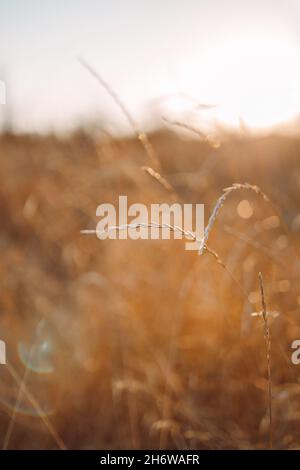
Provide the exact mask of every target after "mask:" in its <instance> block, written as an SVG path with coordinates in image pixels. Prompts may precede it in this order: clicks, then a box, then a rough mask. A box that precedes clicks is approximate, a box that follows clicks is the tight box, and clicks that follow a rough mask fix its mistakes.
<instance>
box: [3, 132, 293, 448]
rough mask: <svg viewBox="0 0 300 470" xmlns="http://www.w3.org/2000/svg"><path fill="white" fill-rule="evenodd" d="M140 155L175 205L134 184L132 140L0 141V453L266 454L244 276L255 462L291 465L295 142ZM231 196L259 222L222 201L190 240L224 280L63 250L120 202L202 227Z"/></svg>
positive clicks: (118, 252)
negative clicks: (192, 216)
mask: <svg viewBox="0 0 300 470" xmlns="http://www.w3.org/2000/svg"><path fill="white" fill-rule="evenodd" d="M149 138H150V140H151V142H152V144H153V147H154V149H155V151H156V153H157V154H158V156H159V159H160V161H161V166H162V170H161V171H162V174H163V175H164V177H166V178H167V179H168V181H169V182H170V183H171V184H172V186H173V187H174V188H175V191H176V196H174V195H173V196H172V195H171V193H169V192H167V191H165V189H164V188H163V187H162V186H161V185H160V184H159V183H158V182H157V181H156V180H155V179H153V178H151V176H149V175H148V174H147V173H145V172H144V171H143V170H142V169H141V167H142V166H143V165H150V166H151V162H149V160H148V157H147V155H146V154H145V150H144V148H143V146H141V145H140V143H139V142H138V141H136V140H135V139H133V138H132V139H119V140H117V139H112V138H110V137H109V136H108V135H106V134H101V133H100V134H99V135H97V136H96V137H90V136H88V135H87V134H85V133H83V132H78V133H77V134H75V135H73V136H71V137H69V138H65V139H64V140H63V139H58V138H55V137H51V136H49V137H21V136H19V137H17V136H11V135H7V136H3V137H2V138H1V139H0V181H1V184H0V211H1V221H2V223H1V233H0V250H1V256H0V278H1V289H0V313H1V316H0V338H1V339H2V340H5V341H6V343H7V358H8V361H9V364H8V365H7V366H3V365H2V366H0V374H1V381H0V435H1V436H2V437H1V439H3V444H2V443H1V444H0V445H1V446H2V445H3V446H4V447H8V448H16V449H23V448H50V449H52V448H57V447H58V446H60V447H63V446H66V447H67V448H75V449H76V448H81V449H87V448H99V449H100V448H110V449H113V448H114V449H117V448H159V447H161V448H180V449H186V448H194V449H196V448H197V449H219V448H226V449H231V448H251V449H252V448H266V447H268V445H269V444H268V440H269V432H270V429H269V416H268V412H269V400H268V380H267V359H266V345H265V339H264V322H263V320H262V318H261V317H257V316H251V313H252V312H255V311H261V297H260V293H259V283H258V273H259V272H260V271H261V272H262V273H263V277H264V285H265V291H266V303H267V310H268V311H269V312H272V313H271V315H269V316H268V319H269V322H270V327H271V335H272V339H271V379H272V388H273V390H272V393H273V400H272V412H273V446H274V447H275V448H284V449H286V448H300V428H299V421H300V385H299V381H300V365H299V366H296V365H293V364H292V363H291V354H292V349H291V343H292V341H293V340H295V339H298V338H299V339H300V328H299V327H300V320H299V313H300V289H299V287H300V277H299V274H300V262H299V252H300V243H299V234H300V154H299V152H300V140H299V139H296V138H287V137H278V136H270V137H261V138H258V137H257V138H254V137H248V136H246V135H245V136H244V137H235V136H231V135H225V136H224V137H223V139H222V145H221V146H220V148H212V147H211V146H210V145H209V144H208V143H205V142H201V141H200V140H187V139H184V138H182V137H179V136H178V135H176V134H174V133H171V132H166V131H159V132H156V133H154V134H153V135H150V136H149ZM244 182H248V183H251V184H255V185H257V186H259V188H261V190H262V191H264V193H266V194H267V195H268V196H269V198H270V199H271V200H272V203H273V205H272V204H270V203H268V202H266V201H264V200H263V199H262V198H261V197H260V196H259V195H256V194H255V193H254V192H252V191H247V190H242V191H235V192H234V193H232V194H230V195H229V197H228V199H227V200H226V202H225V204H224V206H223V208H222V209H221V210H220V212H219V214H218V218H217V220H216V222H215V224H214V226H213V228H212V230H211V233H210V235H209V240H208V246H209V247H210V248H211V249H213V250H215V251H216V252H217V253H218V255H219V257H220V258H221V259H222V262H223V263H224V264H225V266H226V269H225V268H224V265H223V266H222V265H221V264H220V262H219V263H218V262H217V260H216V259H215V258H214V257H213V256H211V255H210V254H209V253H208V252H205V253H204V254H203V256H198V254H197V252H193V251H192V252H188V251H186V250H185V249H184V241H182V240H170V241H166V240H165V241H161V240H157V241H153V240H152V241H151V240H147V241H145V240H139V241H132V240H115V241H113V240H106V241H100V240H98V239H97V238H96V237H95V236H84V235H82V234H80V230H82V229H86V228H95V225H96V222H97V218H96V208H97V206H98V205H99V204H100V203H102V202H112V203H115V204H116V203H117V200H118V197H119V195H120V194H126V195H128V198H129V201H130V202H144V203H146V204H150V203H152V202H171V201H172V200H174V199H175V198H176V197H179V198H180V199H181V200H182V201H184V202H189V203H196V202H199V203H204V204H205V211H206V221H207V220H208V217H209V214H210V212H211V210H212V208H213V206H214V204H215V202H216V200H217V199H218V197H219V196H220V195H221V193H222V190H223V188H226V187H228V186H231V185H232V183H244ZM241 201H244V202H242V203H241ZM247 201H248V202H247ZM275 206H276V207H275ZM279 213H280V214H281V217H282V218H283V219H284V222H285V224H284V225H282V223H281V220H280V217H279ZM274 312H278V313H279V315H278V313H274ZM20 381H21V382H20ZM20 386H21V389H20Z"/></svg>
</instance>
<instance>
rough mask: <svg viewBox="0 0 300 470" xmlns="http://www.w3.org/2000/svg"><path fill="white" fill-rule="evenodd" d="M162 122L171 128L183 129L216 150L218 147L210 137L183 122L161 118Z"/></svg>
mask: <svg viewBox="0 0 300 470" xmlns="http://www.w3.org/2000/svg"><path fill="white" fill-rule="evenodd" d="M162 119H163V121H164V122H166V123H167V124H171V125H172V126H177V127H180V128H181V129H185V130H187V131H190V132H193V133H194V134H196V135H197V136H198V137H200V138H201V139H202V140H204V142H207V143H208V144H209V145H210V146H211V147H213V148H215V149H217V148H219V147H220V145H221V144H220V142H218V141H217V140H215V139H214V138H213V137H212V136H211V135H207V134H205V133H204V132H202V131H200V130H199V129H196V128H195V127H193V126H191V125H190V124H186V123H184V122H180V121H171V120H169V119H168V118H166V117H163V118H162Z"/></svg>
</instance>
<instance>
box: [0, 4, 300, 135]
mask: <svg viewBox="0 0 300 470" xmlns="http://www.w3.org/2000/svg"><path fill="white" fill-rule="evenodd" d="M78 55H81V56H82V57H84V58H85V59H86V60H87V61H88V62H89V63H91V65H93V67H94V68H96V69H97V70H98V71H99V73H100V74H101V75H102V76H103V78H105V80H106V81H107V82H109V83H110V84H111V86H112V87H113V88H114V89H115V90H116V91H117V93H118V94H119V95H120V96H121V97H122V99H123V101H124V102H125V103H126V105H127V107H128V108H129V109H130V110H131V112H132V114H133V115H134V116H135V118H136V119H137V120H139V121H140V122H141V124H142V125H146V123H147V122H148V121H149V119H150V118H151V117H152V116H153V115H157V116H159V115H164V116H166V117H168V118H170V119H181V120H185V121H193V120H195V119H196V120H199V122H201V123H203V122H204V121H206V119H207V120H208V121H215V120H217V121H219V122H224V123H227V124H238V122H239V119H242V120H243V121H244V122H245V123H246V124H248V125H249V126H251V127H253V128H259V127H264V126H271V125H276V124H278V123H280V122H284V121H287V120H289V119H291V118H293V117H295V116H297V114H298V112H299V110H300V60H299V59H300V1H299V0H251V1H250V0H247V1H246V0H185V1H184V0H140V1H137V0H107V1H104V0H60V1H58V0H43V1H38V0H1V1H0V79H1V80H3V81H4V82H5V83H6V86H7V105H6V106H7V107H8V109H9V110H10V112H11V113H12V116H13V119H14V122H15V124H16V126H17V127H18V129H19V130H26V131H28V130H30V131H47V130H61V129H70V128H72V127H73V126H75V125H77V124H79V123H82V122H84V121H87V120H96V119H102V120H103V119H104V125H105V126H107V128H108V129H109V128H112V127H113V126H114V125H116V127H117V128H118V129H119V128H120V129H121V128H123V127H122V126H124V129H125V130H126V122H125V121H124V118H123V116H122V115H121V114H120V112H119V110H118V108H117V107H116V106H115V104H114V103H113V102H112V101H111V98H110V97H108V96H107V94H106V92H105V91H104V90H103V89H102V88H101V87H100V86H99V85H98V84H97V83H96V81H95V80H94V79H93V78H92V77H91V76H90V75H89V74H88V72H87V71H86V70H84V69H83V68H82V66H81V65H80V64H79V63H78V61H77V56H78ZM181 93H185V94H187V95H188V96H191V97H193V99H195V101H193V100H189V99H186V98H183V97H181V98H179V95H180V94H181ZM178 94H179V95H178ZM159 97H167V99H165V100H164V101H160V100H158V98H159ZM198 102H201V103H210V104H215V105H216V107H215V108H214V109H211V110H205V111H204V110H199V109H198V108H197V106H196V103H198ZM0 106H1V107H0V113H1V114H2V115H3V112H4V106H3V105H0ZM6 109H7V108H6Z"/></svg>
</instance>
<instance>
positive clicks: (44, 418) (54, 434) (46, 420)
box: [6, 363, 67, 450]
mask: <svg viewBox="0 0 300 470" xmlns="http://www.w3.org/2000/svg"><path fill="white" fill-rule="evenodd" d="M6 367H7V370H8V372H9V374H10V375H11V377H12V378H13V380H14V381H15V382H16V384H17V386H18V387H19V390H21V391H22V392H23V394H24V396H25V397H26V398H27V400H28V401H29V403H31V405H32V406H33V408H34V409H35V411H36V412H37V414H38V416H39V418H40V419H41V420H42V421H43V423H44V425H45V427H46V428H47V430H48V431H49V434H50V435H51V436H52V437H53V439H54V441H55V442H56V444H57V446H58V448H59V449H60V450H67V447H66V445H65V443H64V441H63V440H62V438H61V437H60V435H59V434H58V432H57V431H56V429H55V428H54V426H53V424H52V423H51V421H50V420H49V418H48V417H47V416H45V414H44V412H43V410H42V408H41V407H40V405H39V403H38V401H37V400H36V399H35V397H34V396H33V395H32V394H31V392H30V391H29V390H28V388H27V386H26V384H25V381H24V379H23V380H22V379H21V378H20V377H19V375H18V374H17V372H16V370H15V369H14V367H13V366H12V365H11V364H10V363H7V364H6Z"/></svg>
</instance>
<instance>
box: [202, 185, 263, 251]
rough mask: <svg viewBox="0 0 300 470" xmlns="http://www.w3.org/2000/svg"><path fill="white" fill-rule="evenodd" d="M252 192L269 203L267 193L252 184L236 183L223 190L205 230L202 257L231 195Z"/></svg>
mask: <svg viewBox="0 0 300 470" xmlns="http://www.w3.org/2000/svg"><path fill="white" fill-rule="evenodd" d="M245 189H246V190H250V191H254V192H255V193H256V194H258V195H259V196H261V197H262V198H263V199H264V200H265V201H267V202H269V201H270V200H269V198H268V197H267V196H266V194H265V193H263V191H262V190H261V189H260V188H259V187H258V186H255V185H252V184H249V183H235V184H233V185H232V186H230V187H228V188H225V189H224V190H223V194H222V196H220V197H219V199H218V200H217V202H216V204H215V206H214V208H213V211H212V213H211V216H210V218H209V221H208V224H207V226H206V228H205V230H204V237H203V240H202V242H201V245H200V249H199V254H200V255H202V253H203V251H204V246H205V244H206V242H207V240H208V237H209V234H210V231H211V229H212V227H213V225H214V223H215V221H216V219H217V217H218V214H219V211H220V209H221V208H222V207H223V205H224V203H225V201H226V199H227V198H228V196H229V194H231V193H232V192H234V191H239V190H245Z"/></svg>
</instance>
